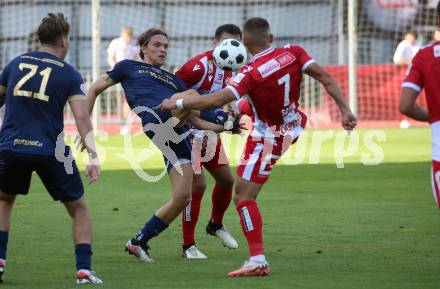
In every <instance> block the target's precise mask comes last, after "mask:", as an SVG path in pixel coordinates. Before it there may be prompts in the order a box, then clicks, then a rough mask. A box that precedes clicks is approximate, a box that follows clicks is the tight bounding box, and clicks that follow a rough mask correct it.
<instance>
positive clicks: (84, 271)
mask: <svg viewBox="0 0 440 289" xmlns="http://www.w3.org/2000/svg"><path fill="white" fill-rule="evenodd" d="M78 273H86V274H87V275H90V274H92V273H91V272H90V271H89V270H86V269H79V270H78Z"/></svg>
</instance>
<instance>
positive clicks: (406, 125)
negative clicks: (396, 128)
mask: <svg viewBox="0 0 440 289" xmlns="http://www.w3.org/2000/svg"><path fill="white" fill-rule="evenodd" d="M410 126H411V124H410V123H409V121H407V120H406V119H403V120H402V121H401V122H400V128H403V129H407V128H409V127H410Z"/></svg>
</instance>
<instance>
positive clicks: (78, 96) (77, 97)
mask: <svg viewBox="0 0 440 289" xmlns="http://www.w3.org/2000/svg"><path fill="white" fill-rule="evenodd" d="M86 99H87V98H86V96H85V95H84V94H76V95H71V96H69V98H68V100H69V101H75V100H86Z"/></svg>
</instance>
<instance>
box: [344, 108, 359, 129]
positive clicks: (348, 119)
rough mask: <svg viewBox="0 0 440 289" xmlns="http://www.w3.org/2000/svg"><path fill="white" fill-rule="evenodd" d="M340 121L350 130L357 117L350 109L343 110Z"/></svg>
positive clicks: (354, 125) (355, 123) (353, 126)
mask: <svg viewBox="0 0 440 289" xmlns="http://www.w3.org/2000/svg"><path fill="white" fill-rule="evenodd" d="M341 123H342V127H343V128H344V129H345V130H347V131H351V130H353V129H354V128H355V127H356V125H357V118H356V116H355V115H354V114H353V113H352V112H351V111H343V112H342V119H341Z"/></svg>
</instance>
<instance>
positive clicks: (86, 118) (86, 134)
mask: <svg viewBox="0 0 440 289" xmlns="http://www.w3.org/2000/svg"><path fill="white" fill-rule="evenodd" d="M69 103H70V107H71V109H72V112H73V117H74V118H75V123H76V126H77V128H78V132H79V135H80V137H81V143H82V144H83V145H84V147H85V148H86V149H87V152H88V153H89V164H88V165H87V167H86V176H87V177H88V179H89V183H93V182H94V181H96V180H97V179H98V177H99V175H100V173H101V167H100V165H99V160H98V154H97V152H96V146H95V139H94V136H93V126H92V123H91V121H90V115H89V114H88V113H87V110H86V101H85V100H83V99H81V100H80V99H78V100H72V101H70V102H69Z"/></svg>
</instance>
